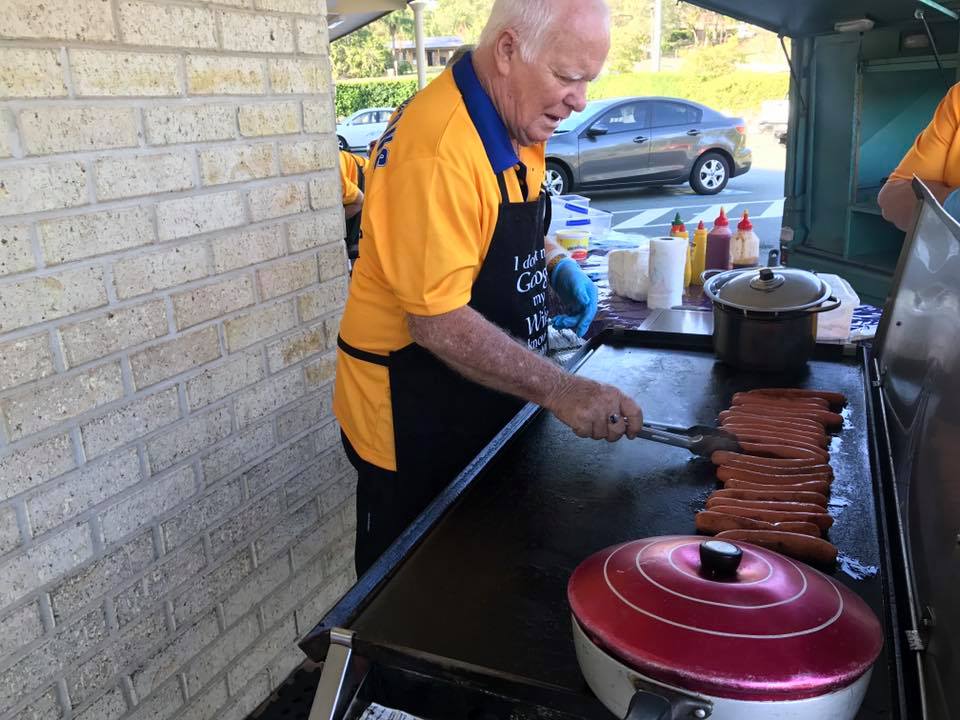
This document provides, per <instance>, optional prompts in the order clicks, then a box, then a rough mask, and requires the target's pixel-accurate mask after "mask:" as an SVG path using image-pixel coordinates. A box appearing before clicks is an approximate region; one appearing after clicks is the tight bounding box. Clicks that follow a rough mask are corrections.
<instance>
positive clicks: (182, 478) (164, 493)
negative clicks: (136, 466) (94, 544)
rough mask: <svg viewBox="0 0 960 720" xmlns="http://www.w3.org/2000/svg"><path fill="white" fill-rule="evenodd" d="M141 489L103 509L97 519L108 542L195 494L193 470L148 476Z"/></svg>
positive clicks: (148, 522)
mask: <svg viewBox="0 0 960 720" xmlns="http://www.w3.org/2000/svg"><path fill="white" fill-rule="evenodd" d="M145 485H146V487H144V488H143V489H142V490H140V491H138V492H136V493H134V494H133V495H130V496H128V497H127V498H125V499H124V500H121V501H120V502H119V503H117V504H116V505H114V506H112V507H110V508H108V509H107V510H105V511H104V513H103V515H102V516H101V518H100V522H101V524H102V525H103V536H104V538H105V539H106V540H107V542H116V541H117V540H119V539H120V538H121V537H123V536H124V535H127V534H128V533H131V532H133V531H134V530H136V529H137V528H140V527H143V526H144V525H148V524H150V523H153V522H154V521H156V520H157V518H159V517H161V516H162V515H164V514H165V513H166V512H167V511H169V510H172V509H173V508H175V507H176V506H177V505H179V504H180V503H182V502H184V501H186V500H187V499H188V498H190V496H191V495H193V494H194V489H195V483H194V477H193V469H192V468H189V467H184V468H180V469H179V470H177V471H176V472H174V473H170V474H169V475H166V476H164V477H162V478H150V480H149V481H148V482H147V483H146V484H145Z"/></svg>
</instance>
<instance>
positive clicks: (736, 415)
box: [719, 405, 826, 435]
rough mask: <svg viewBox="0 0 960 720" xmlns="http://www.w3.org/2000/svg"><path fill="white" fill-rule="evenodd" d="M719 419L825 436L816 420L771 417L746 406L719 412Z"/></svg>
mask: <svg viewBox="0 0 960 720" xmlns="http://www.w3.org/2000/svg"><path fill="white" fill-rule="evenodd" d="M719 417H720V422H721V423H722V422H726V421H728V420H753V421H756V422H760V423H768V424H770V425H771V426H776V427H784V428H800V429H805V430H807V431H808V432H812V433H815V434H818V435H826V431H825V430H824V429H823V423H820V422H818V421H816V420H807V419H806V418H798V417H783V416H773V415H771V414H769V413H764V412H763V410H761V409H759V408H756V407H754V408H750V407H749V406H746V405H734V406H733V407H732V408H730V409H729V410H723V411H721V413H720V415H719Z"/></svg>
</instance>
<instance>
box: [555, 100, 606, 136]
mask: <svg viewBox="0 0 960 720" xmlns="http://www.w3.org/2000/svg"><path fill="white" fill-rule="evenodd" d="M597 105H598V103H596V102H588V103H587V105H586V107H585V108H583V110H581V111H580V112H573V113H570V117H568V118H565V119H564V120H561V121H560V124H559V125H557V129H556V130H554V131H553V132H554V134H555V135H556V134H558V133H565V132H570V131H571V130H574V129H575V128H576V127H577V125H579V124H580V123H582V122H583V119H584V118H585V117H586V116H588V115H590V114H592V113H593V112H595V111H596V109H597Z"/></svg>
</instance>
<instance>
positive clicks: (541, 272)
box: [334, 0, 642, 574]
mask: <svg viewBox="0 0 960 720" xmlns="http://www.w3.org/2000/svg"><path fill="white" fill-rule="evenodd" d="M608 49H609V11H608V9H607V7H606V5H605V4H604V3H603V2H602V0H527V1H526V2H523V3H517V2H515V0H496V2H495V4H494V7H493V10H492V12H491V17H490V20H489V21H488V24H487V26H486V28H485V29H484V31H483V34H482V35H481V38H480V41H479V43H478V47H477V49H476V51H475V52H474V53H472V54H468V55H466V56H464V57H463V58H461V59H460V60H459V61H458V62H457V63H455V64H454V65H453V66H452V67H449V68H447V69H446V70H445V71H444V72H443V73H442V74H441V75H440V76H439V77H438V78H436V79H435V80H434V81H433V82H432V83H430V85H428V86H427V87H426V88H424V89H423V90H422V91H420V92H419V93H417V94H416V95H415V96H414V97H413V98H412V99H411V100H410V101H409V102H407V103H405V104H404V106H402V107H401V108H399V109H398V111H397V112H396V113H395V114H394V116H393V118H391V121H390V123H389V124H388V126H387V128H386V130H385V131H384V133H383V135H382V136H381V138H380V140H379V142H378V144H377V147H376V150H375V153H374V154H373V155H372V156H371V160H370V162H371V165H372V167H373V170H372V172H370V173H368V182H367V191H366V196H365V202H364V209H363V236H362V238H361V249H360V259H359V260H358V261H357V263H356V265H355V266H354V271H353V277H352V280H351V284H350V294H349V298H348V300H347V306H346V309H345V311H344V316H343V320H342V323H341V327H340V337H339V338H338V346H339V353H338V357H337V377H336V386H335V391H334V411H335V413H336V416H337V418H338V420H339V421H340V425H341V428H342V430H343V441H344V447H345V448H346V451H347V455H348V456H349V458H350V460H351V462H352V463H353V465H354V466H355V467H356V468H357V471H358V475H359V481H358V486H357V547H356V565H357V571H358V574H359V573H363V572H364V571H365V570H366V569H367V568H368V567H369V566H370V565H371V564H373V562H374V561H375V560H376V558H377V557H378V556H379V555H380V554H381V553H382V552H383V550H385V549H386V548H387V547H388V546H389V545H390V544H391V543H392V542H393V540H394V539H396V537H397V536H398V535H399V534H400V533H401V532H402V531H403V529H404V528H405V527H406V526H407V525H408V524H409V523H410V522H411V521H412V520H413V519H414V518H415V517H416V516H417V515H418V514H419V513H420V512H421V511H422V510H423V509H424V508H425V507H426V505H427V504H429V502H430V501H431V500H432V499H433V498H434V497H435V496H436V494H437V493H438V492H439V491H440V490H441V489H442V488H443V487H444V486H446V485H447V484H448V483H449V482H450V481H451V480H452V479H453V478H454V477H455V476H456V474H457V473H458V472H459V471H461V470H462V469H463V468H464V467H465V466H466V464H467V463H468V462H469V461H470V460H471V459H472V458H473V457H474V456H475V455H476V454H477V453H478V452H479V451H480V450H481V449H482V448H483V447H484V446H485V445H486V444H487V443H488V442H489V441H490V440H491V439H492V438H493V437H494V435H495V434H496V433H497V432H498V431H499V430H501V429H502V428H503V427H504V425H505V424H506V423H507V422H508V421H509V419H510V418H511V417H512V416H513V415H515V414H516V412H517V411H518V410H519V409H520V408H521V407H522V405H523V403H524V401H532V402H536V403H538V404H540V405H542V406H543V407H545V408H547V409H548V410H551V411H552V412H553V413H554V414H555V415H556V416H557V417H558V418H559V419H560V420H561V421H563V422H564V423H566V424H567V425H569V426H570V427H571V428H573V430H574V431H575V432H576V433H577V434H578V435H580V436H582V437H593V438H597V439H605V440H609V441H611V442H612V441H615V440H617V439H619V438H620V437H622V436H623V435H627V436H628V437H634V436H635V435H636V429H638V428H639V427H640V425H641V423H642V416H641V412H640V408H639V407H638V406H637V405H636V403H635V402H634V401H633V400H631V399H630V398H629V397H627V396H626V395H624V394H623V393H622V392H620V391H619V390H617V389H616V388H614V387H611V386H609V385H604V384H602V383H597V382H594V381H592V380H589V379H586V378H583V377H578V376H573V375H570V374H567V373H565V372H563V371H562V370H561V369H559V368H558V367H557V366H555V365H554V364H553V363H552V362H550V361H549V360H547V359H545V358H544V357H543V356H542V353H543V351H544V350H545V349H546V348H545V345H546V331H547V321H548V310H547V307H546V303H547V290H548V287H547V285H548V281H549V282H550V283H551V284H552V285H553V287H554V289H555V291H556V292H557V294H558V295H559V297H560V298H561V300H562V301H563V302H564V304H565V305H566V306H567V308H568V309H570V310H572V315H571V316H568V317H567V318H566V319H565V320H564V321H562V322H563V324H566V325H568V326H574V325H575V326H577V329H578V330H579V331H581V334H582V332H583V331H585V330H586V326H587V325H589V321H590V319H591V318H592V314H593V312H595V308H596V289H595V288H594V287H593V285H592V283H591V282H590V281H589V278H587V277H586V275H585V274H584V273H583V272H582V271H581V270H580V269H579V267H577V265H576V263H575V262H574V261H573V260H571V259H569V258H565V257H564V255H563V253H562V251H560V250H558V249H557V248H552V247H551V248H547V247H545V244H544V221H545V210H546V206H547V202H546V197H545V196H544V194H543V192H542V188H541V185H542V182H543V177H544V173H545V155H544V148H545V143H546V140H547V139H548V138H549V137H550V136H551V135H552V134H553V131H554V130H555V129H556V127H557V125H558V124H559V122H560V121H561V120H562V119H564V118H565V117H567V116H569V115H570V113H571V112H574V111H576V110H581V109H582V108H583V107H584V105H585V103H586V97H585V94H586V85H587V82H589V81H590V80H592V79H593V78H594V77H596V75H597V74H598V73H599V72H600V69H601V67H602V65H603V62H604V59H605V58H606V54H607V51H608Z"/></svg>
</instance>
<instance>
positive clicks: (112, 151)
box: [0, 0, 354, 720]
mask: <svg viewBox="0 0 960 720" xmlns="http://www.w3.org/2000/svg"><path fill="white" fill-rule="evenodd" d="M325 10H326V9H325V7H324V1H323V0H219V2H217V1H213V2H192V1H191V0H178V1H177V2H166V1H164V0H153V1H151V2H127V1H125V0H56V1H53V0H51V1H49V2H39V1H38V0H0V719H2V720H7V719H8V718H17V719H18V720H27V719H40V718H65V719H67V720H69V719H70V718H78V719H79V718H82V719H83V720H111V719H112V718H137V719H138V720H141V719H148V718H149V719H150V720H165V719H166V718H175V719H177V720H180V719H183V720H186V719H187V718H189V719H190V720H194V719H199V718H217V719H218V720H230V719H232V718H241V717H243V716H245V715H246V714H247V712H248V711H249V710H251V709H252V708H253V707H255V706H256V705H257V704H258V703H259V702H260V701H261V700H263V699H264V698H265V697H267V696H268V694H269V693H270V691H271V689H272V688H275V687H276V686H277V685H278V684H279V683H280V682H281V681H282V680H283V679H284V677H285V676H286V675H287V674H288V673H289V671H290V670H291V669H292V668H294V667H295V666H296V665H297V664H298V663H299V662H300V660H301V659H302V656H301V654H300V652H299V650H298V649H297V648H296V645H295V640H296V639H297V637H298V636H300V635H303V633H304V632H305V631H307V630H308V629H309V628H310V627H312V625H313V623H315V622H316V620H317V619H318V618H319V617H320V616H321V614H322V613H323V612H324V610H325V609H326V608H327V607H328V606H329V605H330V604H331V603H332V602H333V601H334V600H335V599H336V598H337V597H338V596H339V595H340V594H341V593H342V592H343V591H344V590H345V589H346V588H347V587H348V586H349V584H350V582H351V581H352V579H353V578H352V527H353V524H354V518H353V492H354V485H353V484H354V477H353V475H352V471H351V470H350V468H349V464H348V463H347V462H346V459H345V457H344V456H343V453H342V451H341V450H340V448H339V442H338V430H337V428H336V426H335V425H334V422H333V419H332V416H331V413H330V405H331V379H332V363H333V347H334V341H335V338H336V329H337V323H338V320H339V316H340V313H341V310H342V305H343V302H344V297H345V294H346V284H347V279H346V277H345V269H346V258H345V254H344V248H343V242H342V236H343V217H342V210H341V208H340V202H339V196H340V186H339V179H338V176H337V171H336V164H337V155H336V150H337V148H336V142H335V137H334V134H333V131H334V122H335V121H334V117H333V103H332V99H331V84H330V66H329V59H328V39H327V32H326V25H325V20H324V14H325Z"/></svg>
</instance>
